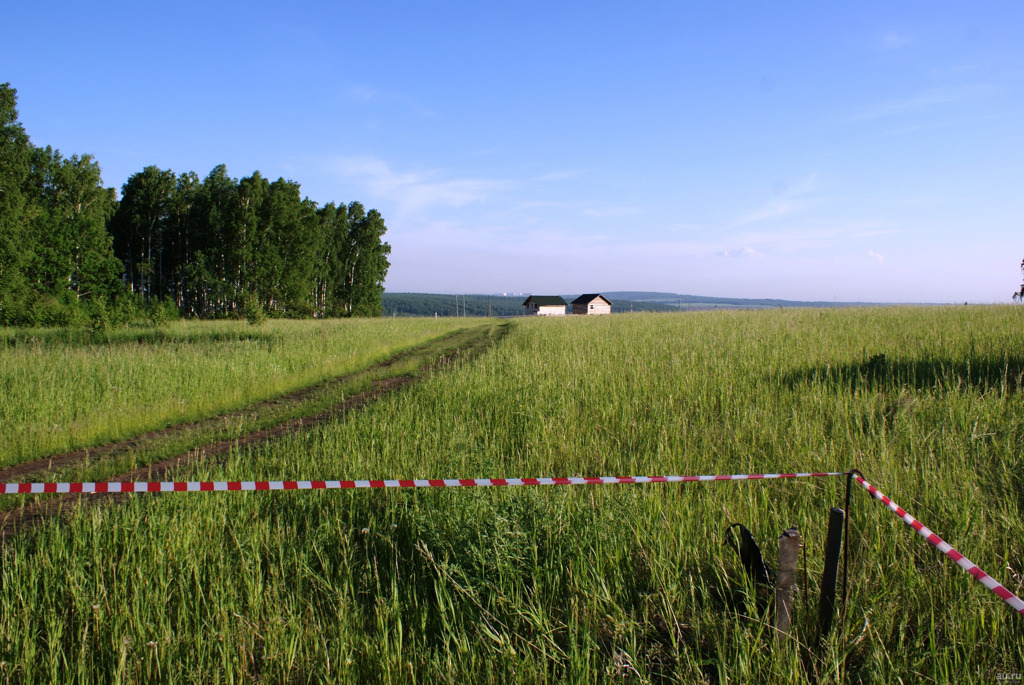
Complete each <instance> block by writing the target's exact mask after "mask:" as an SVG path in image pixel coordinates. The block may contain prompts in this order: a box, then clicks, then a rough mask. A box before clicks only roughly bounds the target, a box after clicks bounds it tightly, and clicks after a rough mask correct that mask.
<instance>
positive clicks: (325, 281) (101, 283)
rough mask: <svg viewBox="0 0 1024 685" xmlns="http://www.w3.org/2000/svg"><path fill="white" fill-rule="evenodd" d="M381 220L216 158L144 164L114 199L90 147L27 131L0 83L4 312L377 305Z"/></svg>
mask: <svg viewBox="0 0 1024 685" xmlns="http://www.w3.org/2000/svg"><path fill="white" fill-rule="evenodd" d="M386 232H387V227H386V226H385V224H384V218H383V217H382V216H381V214H380V212H378V211H377V210H375V209H370V210H369V211H367V210H366V209H364V207H363V205H362V204H360V203H359V202H350V203H348V204H338V205H335V204H334V203H328V204H326V205H324V206H322V207H320V206H318V205H317V204H316V203H315V202H313V201H312V200H310V199H309V198H308V197H302V196H301V193H300V186H299V184H298V183H296V182H294V181H291V180H285V179H283V178H279V179H277V180H276V181H273V182H271V181H270V180H268V179H266V178H264V177H263V176H262V175H261V174H260V173H259V172H258V171H256V172H253V173H252V174H251V175H250V176H247V177H245V178H242V179H235V178H231V177H230V176H229V175H228V173H227V169H226V167H225V166H224V165H218V166H216V167H214V169H213V170H212V171H211V172H210V173H209V174H208V175H207V176H206V177H205V178H203V179H200V178H199V177H198V176H197V175H196V174H195V173H194V172H191V171H188V172H183V173H175V172H173V171H171V170H169V169H168V170H162V169H159V168H157V167H156V166H147V167H146V168H144V169H143V170H141V171H140V172H138V173H135V174H133V175H132V176H131V177H129V179H128V180H127V182H125V184H124V185H123V186H122V187H121V198H120V200H119V199H118V198H117V193H116V191H115V190H114V189H113V188H107V187H104V185H103V183H102V179H101V176H100V166H99V164H98V163H97V162H96V161H95V160H94V159H93V157H92V156H91V155H88V154H83V155H77V154H74V155H72V156H71V157H64V156H63V155H62V154H61V153H60V151H58V150H55V149H53V148H51V147H50V146H46V147H38V146H36V145H34V144H32V142H31V141H30V139H29V136H28V134H27V133H26V132H25V129H24V127H23V126H22V124H21V122H20V121H19V120H18V111H17V91H16V90H15V89H14V88H12V87H11V85H10V84H9V83H4V84H0V325H28V326H68V325H93V326H95V325H107V324H112V323H123V322H126V321H130V320H132V319H135V318H137V317H139V316H145V317H147V318H150V319H163V320H166V319H167V318H172V317H177V316H191V317H199V318H226V317H241V316H245V317H246V318H249V319H250V321H254V322H255V321H259V320H262V318H263V317H265V316H282V317H292V318H296V317H298V318H301V317H312V316H380V314H381V296H382V294H383V292H384V278H385V277H386V276H387V272H388V268H389V267H390V266H391V265H390V262H389V261H388V256H389V255H390V253H391V246H390V245H389V244H388V243H386V242H384V241H383V236H384V234H385V233H386Z"/></svg>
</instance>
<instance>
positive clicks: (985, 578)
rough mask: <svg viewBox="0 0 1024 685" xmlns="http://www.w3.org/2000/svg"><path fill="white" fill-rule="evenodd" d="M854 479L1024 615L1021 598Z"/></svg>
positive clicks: (863, 482) (886, 499)
mask: <svg viewBox="0 0 1024 685" xmlns="http://www.w3.org/2000/svg"><path fill="white" fill-rule="evenodd" d="M853 477H854V478H855V479H856V480H857V482H858V483H860V484H861V485H862V486H864V489H865V490H867V491H868V492H870V493H871V495H872V496H873V497H874V498H875V499H877V500H879V501H880V502H882V504H884V505H885V506H887V507H889V509H891V510H892V511H893V512H895V513H896V515H897V516H899V517H900V518H901V519H903V522H904V523H906V524H907V525H908V526H910V527H911V528H913V529H914V530H916V531H917V532H918V533H920V534H921V537H923V538H924V539H925V540H927V541H928V542H930V543H932V545H934V546H935V547H936V548H938V550H939V551H940V552H942V553H943V554H945V555H946V556H947V557H949V558H950V559H952V560H953V561H955V562H956V563H957V565H958V566H960V568H962V569H963V570H965V571H967V572H968V573H970V574H971V575H972V576H974V578H975V580H977V581H978V582H979V583H981V584H982V585H984V586H985V587H987V588H988V589H989V590H991V591H992V592H994V593H996V594H997V595H998V596H999V597H1000V598H1001V599H1002V600H1003V601H1004V602H1006V603H1007V604H1009V605H1010V606H1011V607H1013V608H1014V609H1015V610H1016V611H1017V612H1018V613H1021V614H1024V601H1022V600H1021V599H1020V597H1018V596H1017V595H1015V594H1013V593H1012V592H1010V591H1009V590H1007V589H1006V588H1005V587H1003V586H1002V585H1000V584H999V583H998V582H996V580H995V579H994V578H992V576H990V575H989V574H987V573H985V572H984V571H982V570H981V569H980V568H978V565H977V564H975V563H974V562H973V561H971V560H970V559H968V558H967V557H965V556H964V555H963V554H960V552H958V551H956V550H955V549H953V548H952V547H951V546H950V545H949V543H947V542H946V541H945V540H943V539H942V538H940V537H939V536H938V535H936V534H935V533H933V532H932V531H930V530H928V529H927V528H925V526H924V525H923V524H922V523H921V522H920V521H918V520H917V519H915V518H914V517H913V516H911V515H910V514H908V513H907V512H906V511H905V510H904V509H902V508H901V507H899V506H898V505H897V504H896V503H895V502H893V501H892V500H891V499H889V498H888V497H886V496H885V495H883V494H882V493H881V491H879V489H878V488H876V487H875V486H874V485H872V484H871V483H869V482H867V481H866V480H864V479H863V478H861V477H860V476H859V475H857V474H854V476H853Z"/></svg>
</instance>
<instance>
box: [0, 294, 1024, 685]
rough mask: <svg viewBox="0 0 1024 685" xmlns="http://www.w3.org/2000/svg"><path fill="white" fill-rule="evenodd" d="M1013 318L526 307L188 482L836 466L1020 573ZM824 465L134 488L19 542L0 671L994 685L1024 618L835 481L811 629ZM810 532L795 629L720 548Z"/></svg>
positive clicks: (1000, 574) (983, 561)
mask: <svg viewBox="0 0 1024 685" xmlns="http://www.w3.org/2000/svg"><path fill="white" fill-rule="evenodd" d="M1021 314H1022V312H1020V311H1018V310H1016V309H1011V308H1008V307H1007V308H962V309H961V308H955V309H954V308H947V309H910V308H904V309H878V310H842V311H791V310H787V311H780V312H774V311H770V312H756V313H755V312H742V313H725V312H720V313H702V314H693V315H683V314H679V315H637V316H623V317H608V318H601V319H585V318H582V317H580V318H570V319H566V320H561V321H556V320H543V321H538V320H529V321H526V320H524V321H518V322H517V323H516V325H515V328H514V330H513V332H512V333H511V334H510V335H508V336H506V337H505V338H504V339H502V341H501V342H500V343H499V344H498V346H497V347H496V348H495V349H494V350H493V351H492V352H491V353H489V354H487V355H484V356H483V357H480V358H478V359H476V360H474V361H472V362H469V363H466V364H462V365H456V366H454V367H452V368H449V369H447V370H444V371H441V372H438V373H437V374H436V375H435V376H434V377H432V378H430V379H429V380H428V381H426V382H424V383H422V384H421V385H419V386H417V387H415V388H412V389H411V390H409V391H407V392H403V393H401V394H398V395H395V396H391V397H389V398H387V399H386V400H384V401H382V402H380V403H378V404H377V405H374V406H372V407H368V408H367V409H366V411H364V412H360V413H357V414H352V415H349V416H347V417H346V418H345V419H344V420H340V421H338V422H335V423H334V424H331V425H329V426H326V427H323V428H322V429H318V430H315V431H310V432H308V433H305V434H297V435H292V436H290V437H288V438H286V439H284V440H282V441H281V442H279V443H276V444H274V445H268V446H264V447H261V448H258V449H252V450H243V451H237V452H235V453H233V454H232V455H231V457H230V458H229V459H228V460H227V462H226V463H224V464H223V465H211V464H207V465H205V466H203V467H202V468H200V469H198V470H196V471H195V472H193V473H191V474H190V476H191V477H194V478H239V479H240V478H246V479H249V478H269V477H274V478H310V477H312V478H318V477H319V478H331V477H336V478H367V477H373V478H426V477H499V476H510V477H511V476H535V475H536V476H539V475H557V476H567V475H576V474H582V475H627V474H650V473H683V474H695V473H735V472H765V471H780V470H785V471H788V470H816V469H823V470H842V469H845V468H849V467H857V468H860V469H861V470H863V471H864V472H865V474H866V476H867V477H868V479H869V480H871V481H872V482H875V483H876V484H877V485H878V486H879V487H881V488H882V489H883V490H884V491H885V492H886V493H887V494H889V495H890V496H892V497H893V498H894V499H895V500H896V501H897V502H898V503H900V504H901V505H903V506H904V507H905V508H907V509H908V510H909V511H910V512H911V513H913V514H914V515H916V516H917V517H918V518H920V519H921V520H922V521H923V522H924V523H925V524H926V525H928V526H930V527H931V528H933V529H934V530H935V531H936V532H938V533H939V534H940V535H942V536H943V537H945V538H946V539H947V540H949V541H950V542H951V543H952V544H954V546H958V547H960V549H961V551H962V552H964V553H966V554H967V555H968V556H970V557H971V558H972V559H973V560H974V561H975V562H977V563H978V564H979V565H980V566H981V567H982V568H984V569H986V570H988V571H989V572H991V573H992V574H993V575H995V576H996V577H997V578H999V579H1000V580H1002V581H1004V582H1006V583H1007V585H1008V586H1010V587H1011V589H1014V590H1015V591H1016V592H1018V593H1020V592H1021V585H1022V578H1021V574H1022V569H1024V520H1022V516H1021V513H1022V507H1024V497H1022V495H1021V493H1022V491H1024V490H1022V489H1024V456H1022V453H1024V449H1022V447H1024V428H1022V421H1021V419H1022V414H1024V412H1022V410H1024V396H1022V394H1021V392H1020V390H1019V386H1020V382H1021V378H1020V375H1021V373H1022V370H1024V365H1022V360H1024V341H1022V340H1021V338H1020V335H1019V331H1020V329H1021V323H1022V319H1021ZM842 486H843V481H842V479H832V480H818V481H800V482H793V481H786V482H778V481H774V482H737V483H713V484H687V485H682V486H677V485H668V486H665V485H653V486H614V487H576V488H532V489H531V488H516V489H512V488H509V489H500V488H495V489H470V488H466V489H459V490H429V491H383V492H382V491H361V492H331V493H323V492H315V493H308V492H307V493H274V494H230V495H228V494H218V495H205V494H190V495H174V496H162V497H155V498H151V497H140V498H137V499H132V500H130V501H129V502H128V503H126V504H124V505H117V506H111V507H109V508H107V507H103V508H90V509H85V510H81V511H79V512H78V513H76V514H75V515H74V516H73V517H72V518H71V520H70V521H68V522H66V523H63V524H56V523H53V524H50V525H48V526H45V527H43V528H42V529H40V530H38V531H37V532H34V533H33V534H32V535H28V536H24V537H21V538H18V539H15V540H14V541H12V543H10V544H9V545H8V546H7V548H6V549H5V550H4V551H3V556H2V559H0V563H2V568H0V660H2V661H3V662H5V664H0V674H6V675H8V676H9V677H10V678H11V679H13V680H17V681H25V682H36V681H47V680H66V679H70V678H77V679H81V680H105V681H150V680H166V681H182V680H184V681H211V682H212V681H218V682H249V681H251V680H255V679H259V680H261V681H264V682H281V681H289V682H319V681H333V682H375V681H376V682H380V681H396V682H414V681H426V682H565V681H569V682H595V681H619V680H624V679H627V678H628V679H629V680H631V681H636V682H720V683H725V682H782V683H801V682H806V681H807V680H809V679H812V678H814V679H816V680H817V681H818V682H821V683H839V682H871V683H875V682H877V683H890V682H900V681H902V682H951V681H956V682H992V681H994V680H995V679H996V677H997V676H998V675H999V674H1001V673H1016V672H1020V671H1021V669H1022V667H1024V640H1022V639H1021V637H1022V635H1024V623H1022V622H1021V617H1020V616H1018V615H1016V614H1014V612H1012V610H1010V608H1009V607H1007V606H1006V605H1005V604H1004V603H1002V602H1001V601H1000V600H999V599H998V598H996V597H995V596H994V595H993V594H991V593H990V592H989V591H987V590H986V589H985V588H983V587H981V586H980V585H979V584H977V583H976V582H974V581H973V580H972V579H971V578H970V577H969V576H968V575H967V574H965V573H964V572H963V571H962V570H961V569H960V568H959V567H957V566H956V565H954V564H952V563H950V562H949V561H948V560H946V559H945V558H944V557H943V556H942V555H941V554H939V553H938V552H936V551H935V550H933V549H932V548H931V547H930V546H929V545H928V544H927V543H926V542H924V541H923V540H921V539H920V538H919V537H918V536H917V535H916V534H914V533H913V532H912V531H910V530H909V529H907V528H906V526H904V524H902V523H901V522H899V521H898V520H897V519H896V517H895V516H893V515H892V513H891V512H889V511H888V510H886V509H885V508H884V507H882V506H881V505H879V504H877V503H875V502H873V501H870V500H869V499H868V498H867V497H866V496H865V495H864V493H861V492H855V493H853V495H854V500H853V507H852V513H853V525H852V527H851V532H852V543H853V544H852V550H851V551H852V558H851V561H852V565H851V568H850V578H849V580H850V588H851V593H850V600H849V603H848V604H847V605H846V606H845V608H844V610H843V612H842V613H841V616H840V619H839V621H838V623H837V626H836V629H835V631H834V632H833V634H832V636H831V637H830V638H829V639H828V640H827V641H826V642H825V644H824V645H822V646H821V647H817V646H816V645H815V635H814V632H813V627H812V626H813V622H814V607H815V606H816V601H817V578H818V577H819V575H820V573H821V569H822V565H823V564H822V559H821V555H822V548H823V544H824V531H825V526H826V517H827V511H828V507H830V506H833V505H840V506H841V504H842V497H843V487H842ZM733 521H741V522H744V523H745V524H746V525H747V526H748V527H749V528H750V529H751V530H752V531H753V532H754V534H755V535H756V536H757V537H758V538H759V539H760V540H761V542H762V545H763V547H764V549H765V551H766V556H767V557H768V560H769V562H773V561H774V557H775V553H774V547H775V540H776V538H777V537H778V535H779V534H780V533H781V532H782V530H783V529H785V528H787V527H789V526H797V527H798V528H799V529H800V531H801V533H802V534H803V536H804V540H805V545H806V546H805V549H804V558H803V561H802V563H801V565H802V566H805V567H806V580H805V575H804V571H803V570H801V572H800V573H799V574H798V578H799V584H800V594H799V595H798V599H797V609H798V613H797V620H796V624H795V627H794V630H793V631H792V633H791V635H790V636H788V637H783V638H781V639H780V638H777V637H776V636H775V635H774V634H773V630H772V628H771V614H770V612H769V611H768V604H769V601H768V599H769V598H768V594H767V593H766V592H765V590H764V589H763V588H756V587H753V586H752V585H751V584H750V582H749V581H748V580H747V579H746V578H745V576H744V574H743V572H742V569H741V567H740V564H739V562H738V560H737V559H736V558H735V556H734V555H733V554H732V552H731V551H729V550H728V549H727V548H725V547H723V546H722V529H723V528H724V527H725V525H726V524H728V523H731V522H733Z"/></svg>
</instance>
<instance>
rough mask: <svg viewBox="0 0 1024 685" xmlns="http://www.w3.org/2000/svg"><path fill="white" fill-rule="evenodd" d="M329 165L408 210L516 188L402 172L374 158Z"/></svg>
mask: <svg viewBox="0 0 1024 685" xmlns="http://www.w3.org/2000/svg"><path fill="white" fill-rule="evenodd" d="M328 166H329V168H330V170H331V171H332V172H333V173H335V174H336V175H338V176H341V177H344V178H346V179H351V180H353V181H355V182H356V183H358V184H360V185H362V186H363V187H364V188H366V190H367V191H368V192H369V193H371V194H372V195H374V196H375V197H379V198H387V199H389V200H391V201H393V202H395V203H396V205H397V206H398V207H399V208H400V209H402V210H406V211H413V210H418V209H423V208H425V207H431V206H445V207H455V208H458V207H463V206H465V205H469V204H474V203H481V202H485V201H487V200H488V199H489V198H490V197H491V196H492V195H493V194H494V193H496V192H499V191H502V190H506V189H508V188H509V187H511V186H512V185H513V184H512V183H511V182H509V181H503V180H496V179H486V178H446V177H445V175H444V174H443V173H442V172H441V171H438V170H426V171H414V172H399V171H395V170H394V169H392V168H391V166H390V165H388V164H387V163H386V162H384V161H383V160H380V159H377V158H375V157H337V158H335V159H333V160H332V161H331V162H330V163H329V164H328Z"/></svg>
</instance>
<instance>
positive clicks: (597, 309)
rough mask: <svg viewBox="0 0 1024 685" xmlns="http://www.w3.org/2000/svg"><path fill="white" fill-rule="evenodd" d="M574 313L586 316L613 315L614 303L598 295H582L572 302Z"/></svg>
mask: <svg viewBox="0 0 1024 685" xmlns="http://www.w3.org/2000/svg"><path fill="white" fill-rule="evenodd" d="M572 313H573V314H584V315H593V314H611V313H612V303H611V301H609V300H607V299H605V297H604V296H603V295H598V294H597V293H591V294H589V295H580V296H579V297H577V298H576V299H575V300H573V301H572Z"/></svg>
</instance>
